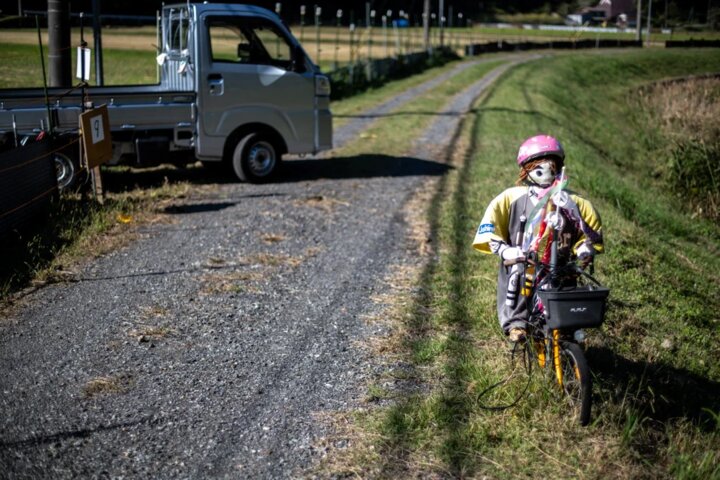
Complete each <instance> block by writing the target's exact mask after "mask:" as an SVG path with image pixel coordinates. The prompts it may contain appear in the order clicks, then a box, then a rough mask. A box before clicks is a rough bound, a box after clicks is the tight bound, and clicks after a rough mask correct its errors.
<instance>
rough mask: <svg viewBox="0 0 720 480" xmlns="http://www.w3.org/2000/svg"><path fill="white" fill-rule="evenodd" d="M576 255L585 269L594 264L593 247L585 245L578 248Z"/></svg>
mask: <svg viewBox="0 0 720 480" xmlns="http://www.w3.org/2000/svg"><path fill="white" fill-rule="evenodd" d="M575 253H576V254H577V257H578V260H580V263H581V264H582V265H583V267H585V266H587V265H588V264H589V263H590V262H592V260H593V257H594V256H595V249H594V248H593V247H592V246H591V245H587V244H585V243H583V244H582V245H580V246H579V247H578V249H577V251H576V252H575Z"/></svg>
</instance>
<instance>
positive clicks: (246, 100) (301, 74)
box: [198, 12, 316, 157]
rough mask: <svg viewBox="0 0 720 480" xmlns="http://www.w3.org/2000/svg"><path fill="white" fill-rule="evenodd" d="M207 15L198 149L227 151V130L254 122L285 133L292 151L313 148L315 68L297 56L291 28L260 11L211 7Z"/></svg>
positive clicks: (210, 154) (206, 153)
mask: <svg viewBox="0 0 720 480" xmlns="http://www.w3.org/2000/svg"><path fill="white" fill-rule="evenodd" d="M203 21H204V26H205V29H204V30H205V34H206V35H207V36H206V41H202V40H201V42H200V44H201V46H202V48H203V49H204V52H203V53H204V54H203V55H201V59H202V60H201V61H202V62H203V68H202V69H201V70H200V71H199V77H200V78H199V79H198V80H199V85H200V87H199V92H198V107H199V117H198V120H199V122H200V125H199V131H200V132H201V134H200V135H199V137H198V155H199V156H200V157H218V156H222V154H223V147H224V145H225V140H226V139H227V137H228V135H230V134H231V133H232V132H233V131H234V130H235V129H237V128H238V127H240V126H242V125H246V124H250V123H252V124H263V125H267V126H269V127H272V128H273V129H274V130H276V131H277V132H278V133H280V134H281V135H282V137H283V138H284V140H285V142H286V146H287V148H288V151H289V153H306V152H312V151H314V140H315V128H316V127H315V125H316V121H315V108H316V106H315V98H314V97H315V79H314V72H313V71H312V70H311V69H309V68H307V65H306V63H305V62H301V63H300V64H298V62H294V61H293V54H294V51H295V50H297V51H299V49H298V48H297V47H295V46H294V45H295V44H294V43H293V42H292V41H291V39H290V38H289V37H288V33H287V32H285V31H284V30H283V29H282V28H281V27H280V26H279V25H278V24H276V23H275V22H274V21H272V20H270V19H268V18H265V17H260V16H243V15H237V14H236V15H222V14H212V13H211V12H208V13H207V15H205V16H204V19H203Z"/></svg>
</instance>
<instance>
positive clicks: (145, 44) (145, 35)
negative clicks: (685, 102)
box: [0, 25, 720, 87]
mask: <svg viewBox="0 0 720 480" xmlns="http://www.w3.org/2000/svg"><path fill="white" fill-rule="evenodd" d="M292 30H293V33H294V34H295V36H296V37H297V38H298V39H300V40H301V42H302V44H303V47H304V48H305V50H306V51H307V53H308V54H309V55H310V57H311V58H312V59H313V61H315V62H316V63H318V64H319V65H320V66H321V67H322V69H323V70H324V71H329V70H332V69H334V68H336V67H338V66H342V65H345V64H347V63H348V62H350V61H352V60H359V59H366V58H368V57H372V58H374V59H376V58H385V57H389V56H393V55H397V54H404V53H408V52H415V51H421V50H422V49H423V33H422V29H421V28H417V27H412V28H403V29H398V30H392V29H390V28H388V29H386V30H383V29H382V28H381V27H380V26H376V27H374V28H372V29H370V30H368V29H367V28H358V29H356V30H355V31H354V32H352V33H351V32H350V30H349V28H348V27H340V28H338V27H333V26H327V25H325V26H322V27H320V29H319V30H316V29H315V27H314V26H311V25H306V26H304V27H302V28H301V27H300V26H299V25H294V26H293V27H292ZM42 38H43V44H44V47H43V48H44V49H45V55H46V56H47V53H48V47H47V33H46V31H44V30H43V31H42ZM691 38H695V39H711V40H717V39H718V38H720V32H712V31H707V32H692V33H690V32H676V33H673V34H662V33H653V34H652V36H651V40H652V42H653V45H654V46H660V45H662V43H658V42H664V41H666V40H688V39H691ZM571 39H574V40H581V39H593V40H594V39H621V40H634V39H635V32H626V33H614V32H602V33H595V32H583V31H579V30H578V31H547V30H535V29H521V28H495V27H487V26H482V27H480V26H478V27H473V28H447V29H445V31H444V35H443V43H444V44H445V45H449V46H451V47H452V48H454V49H456V50H457V52H458V53H459V54H463V52H464V48H465V45H468V44H471V43H487V42H497V41H501V40H502V41H509V42H526V41H529V42H532V41H538V42H547V41H566V40H571ZM85 40H86V41H87V42H88V44H89V45H91V46H92V45H93V37H92V30H91V29H87V30H86V32H85ZM318 40H319V42H318ZM37 41H38V40H37V32H36V31H35V30H33V29H0V43H2V44H3V46H2V47H0V61H2V62H3V65H6V64H9V65H10V68H9V69H6V70H4V71H3V72H0V82H3V84H4V85H8V86H10V87H28V86H41V85H42V77H41V66H40V58H39V49H38V47H37ZM102 41H103V47H104V49H103V50H104V66H105V84H106V85H124V84H128V83H155V81H156V73H155V68H156V67H155V63H154V57H155V55H156V47H155V45H156V44H157V37H156V32H155V27H149V26H148V27H114V28H106V29H104V30H103V35H102ZM431 42H432V44H433V45H439V44H440V32H439V30H438V29H433V30H432V33H431ZM79 43H80V32H79V29H74V30H73V32H72V39H71V45H73V46H75V45H78V44H79ZM11 45H12V47H11ZM17 45H25V46H26V47H27V48H16V47H15V46H17ZM73 50H74V49H73ZM140 51H142V52H146V54H147V56H144V57H142V59H141V58H140V57H137V56H136V55H137V52H140ZM74 54H75V53H74V52H73V56H74ZM134 58H136V59H137V60H136V61H131V59H134ZM93 61H94V60H93ZM18 64H20V65H21V66H23V65H24V66H26V67H30V69H29V70H28V71H27V72H22V73H23V74H24V75H23V76H16V75H14V74H15V73H17V72H18V70H17V69H16V68H15V66H16V65H18ZM74 64H75V63H74V60H73V65H74ZM46 65H47V59H46ZM46 68H47V67H46ZM94 81H95V79H94V69H93V72H92V78H91V79H90V83H91V84H93V83H94Z"/></svg>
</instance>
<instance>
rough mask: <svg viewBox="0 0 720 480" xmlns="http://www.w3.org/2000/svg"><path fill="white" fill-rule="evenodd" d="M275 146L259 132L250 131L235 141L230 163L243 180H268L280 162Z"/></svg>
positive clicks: (253, 181)
mask: <svg viewBox="0 0 720 480" xmlns="http://www.w3.org/2000/svg"><path fill="white" fill-rule="evenodd" d="M277 152H278V150H277V147H276V146H275V145H274V143H273V142H272V140H271V139H270V138H268V137H267V136H266V135H263V134H261V133H251V134H249V135H246V136H245V137H243V138H241V139H240V141H238V142H237V144H236V145H235V148H234V150H233V153H232V158H231V164H232V169H233V172H235V175H236V176H237V178H239V179H240V180H241V181H243V182H250V183H263V182H267V181H268V180H270V179H271V178H272V176H273V174H274V173H275V172H276V170H277V168H278V165H279V164H280V157H279V155H278V153H277Z"/></svg>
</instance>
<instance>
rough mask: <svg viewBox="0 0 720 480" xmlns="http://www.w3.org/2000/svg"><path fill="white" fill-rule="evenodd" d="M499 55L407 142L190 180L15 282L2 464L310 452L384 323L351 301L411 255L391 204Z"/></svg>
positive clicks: (282, 466) (209, 460)
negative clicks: (175, 193) (18, 293)
mask: <svg viewBox="0 0 720 480" xmlns="http://www.w3.org/2000/svg"><path fill="white" fill-rule="evenodd" d="M507 68H509V64H505V65H503V66H500V67H498V68H497V69H495V70H493V71H492V72H490V73H489V74H488V75H487V76H486V77H485V78H483V79H480V80H479V81H478V82H477V83H476V84H475V85H473V86H472V87H471V88H469V89H467V90H465V91H464V92H461V93H459V94H458V95H457V96H456V97H454V98H452V99H450V101H449V102H448V104H447V107H446V108H445V109H444V110H443V111H442V112H439V114H438V116H437V117H436V119H435V120H434V121H433V122H432V124H431V125H430V126H429V128H428V129H427V130H426V131H425V133H424V134H423V135H422V136H421V138H419V139H418V140H417V142H416V143H415V150H414V152H413V154H412V156H411V157H404V158H402V159H401V158H394V157H388V156H378V155H361V156H356V157H336V158H332V159H313V160H294V161H290V162H287V165H286V167H285V171H284V175H283V176H282V178H280V179H279V181H277V182H275V183H273V184H270V185H247V184H215V185H211V186H207V185H206V186H203V187H201V188H200V187H199V188H198V192H199V193H198V194H197V195H196V196H193V197H192V198H190V199H185V200H178V202H177V203H176V204H174V205H172V206H170V207H169V208H167V209H165V215H164V218H165V220H166V221H165V222H162V223H158V224H154V225H149V226H145V227H142V228H141V229H140V234H141V236H140V239H139V240H137V241H136V242H134V243H133V244H132V245H130V246H129V247H127V248H125V249H123V250H121V251H117V252H115V253H113V254H111V255H108V256H106V257H103V258H99V259H97V260H96V261H94V262H92V263H91V264H89V265H88V266H87V267H85V268H84V269H83V270H82V271H80V272H79V273H78V274H77V276H76V278H75V279H74V280H73V281H72V282H68V283H64V284H56V285H50V286H48V287H46V288H43V289H41V290H39V291H37V292H36V293H34V294H32V295H30V296H29V297H27V298H26V299H25V300H24V301H23V304H22V305H20V306H18V307H17V308H16V309H15V311H14V313H13V314H12V317H11V318H8V319H5V320H3V321H2V322H1V323H0V371H2V373H3V375H2V378H1V379H0V394H1V395H2V396H1V397H0V411H1V412H2V415H1V416H0V422H2V424H0V472H4V474H5V475H9V476H11V477H32V478H70V477H121V476H130V477H143V478H175V477H185V478H208V477H212V478H217V477H221V478H287V477H294V476H298V475H301V474H302V472H303V471H304V470H305V469H306V468H308V467H309V466H310V465H312V464H313V462H314V461H316V460H317V459H318V458H319V457H321V456H322V455H323V454H324V452H323V451H320V450H318V449H317V447H316V445H318V444H319V443H318V440H319V439H320V438H322V436H323V435H324V433H325V429H326V424H325V423H324V422H323V421H321V420H319V417H322V415H323V413H324V412H328V411H338V410H347V409H349V408H352V407H353V406H355V405H357V402H358V399H360V398H362V396H363V394H364V392H363V391H362V386H363V385H364V384H365V382H366V381H367V380H368V378H372V376H374V375H375V374H376V373H377V372H376V371H375V369H376V368H378V367H377V364H376V363H374V362H373V359H372V358H370V357H369V356H368V355H369V354H368V353H366V352H365V351H364V350H362V349H360V348H358V347H357V345H358V343H359V342H362V341H363V340H364V339H367V338H368V337H370V336H373V335H377V334H380V333H382V332H381V328H382V327H379V326H373V325H369V324H368V323H367V322H365V321H363V318H365V317H366V316H368V315H372V314H373V313H374V312H376V311H377V309H378V308H379V307H378V306H376V305H375V304H374V303H373V302H372V301H371V298H372V297H373V296H374V295H376V294H379V293H382V292H383V291H384V289H385V287H384V286H383V284H382V281H381V279H382V278H384V277H385V276H386V275H387V273H388V265H392V264H396V263H400V262H401V261H402V260H403V258H406V257H407V255H410V253H409V252H408V250H407V249H406V246H407V243H406V242H407V228H406V227H407V225H406V223H405V219H404V218H403V214H402V208H403V205H405V204H406V203H407V201H408V200H409V199H410V198H411V197H412V196H413V195H414V193H415V192H416V191H417V190H418V188H419V187H421V186H422V185H423V183H424V182H425V181H427V180H428V179H432V178H434V177H437V176H439V175H443V174H444V173H445V172H446V171H447V169H448V166H447V165H446V164H445V163H444V158H445V154H444V152H446V151H447V150H448V149H449V148H452V145H451V143H452V142H453V141H454V137H455V136H454V131H455V129H457V124H458V123H457V122H458V121H459V119H460V117H461V116H462V114H463V112H465V111H467V110H468V109H469V108H470V106H471V105H472V102H473V100H474V99H475V98H476V97H477V96H478V95H479V93H480V92H481V91H482V89H484V88H486V87H487V85H488V84H489V82H491V81H492V80H493V79H494V78H495V77H496V76H497V75H499V74H500V73H502V71H504V70H506V69H507ZM458 71H459V70H458ZM456 73H457V72H456ZM434 81H438V80H430V81H429V83H430V86H428V85H427V84H426V85H424V86H422V87H418V90H417V91H416V93H415V95H417V94H418V93H417V92H420V91H423V90H422V89H423V88H425V89H427V88H431V87H432V82H434ZM404 98H405V101H409V100H411V99H412V98H415V97H414V95H412V94H408V95H407V96H406V97H404ZM401 104H402V102H397V103H395V104H393V106H390V105H386V106H385V107H383V108H387V109H389V110H392V109H395V108H398V107H399V106H400V105H401ZM378 108H380V107H378ZM389 110H388V111H389ZM377 113H378V111H377V109H375V113H374V114H372V115H370V114H368V115H365V117H369V118H373V115H377ZM367 120H368V118H357V119H351V120H350V122H349V123H348V124H347V125H346V127H344V128H346V129H347V130H346V132H345V133H343V132H340V135H339V136H340V139H341V140H340V142H341V143H342V142H343V141H345V140H342V138H343V135H347V138H351V137H352V136H353V135H357V134H358V133H359V131H360V130H361V129H362V128H363V126H364V127H366V126H367V124H366V123H363V122H367ZM356 122H358V123H356ZM358 125H361V126H358Z"/></svg>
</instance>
